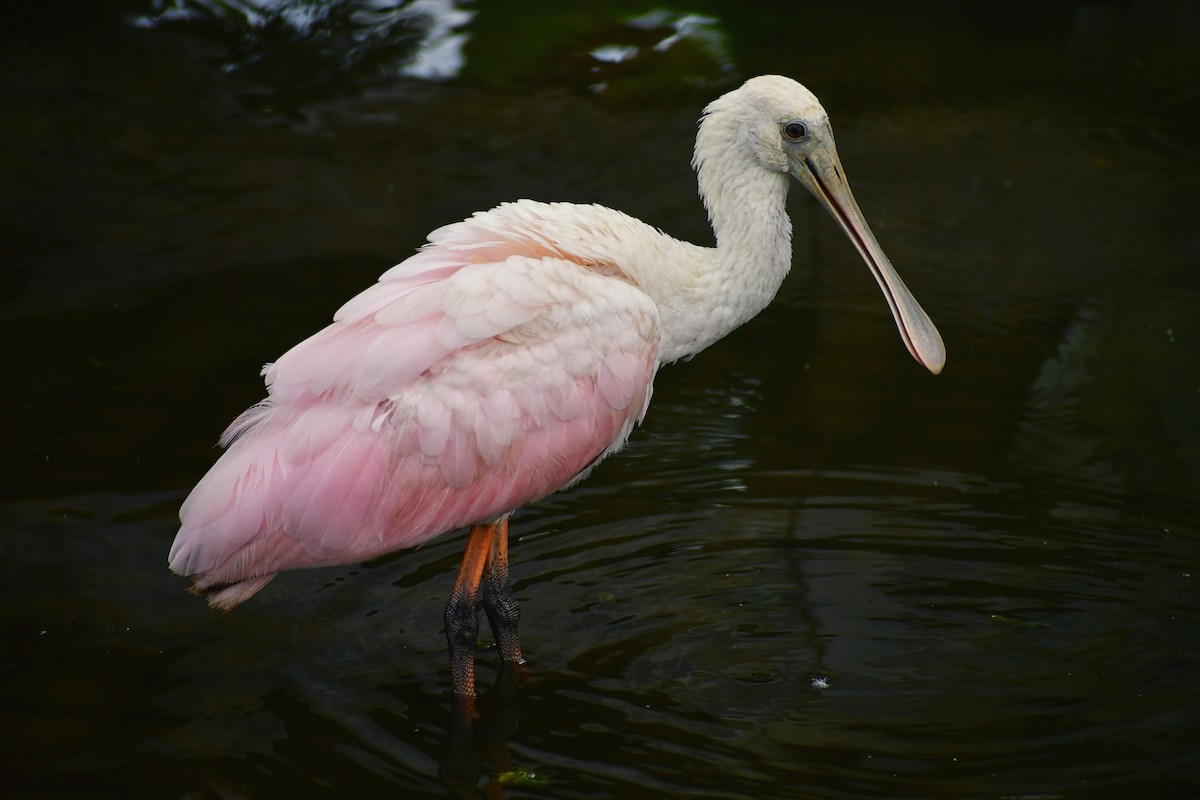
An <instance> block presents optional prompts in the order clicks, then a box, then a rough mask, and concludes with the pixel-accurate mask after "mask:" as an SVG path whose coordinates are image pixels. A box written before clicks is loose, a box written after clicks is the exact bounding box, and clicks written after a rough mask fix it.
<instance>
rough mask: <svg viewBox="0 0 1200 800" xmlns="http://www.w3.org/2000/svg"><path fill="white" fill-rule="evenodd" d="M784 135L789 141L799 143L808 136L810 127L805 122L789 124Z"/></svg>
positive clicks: (784, 127)
mask: <svg viewBox="0 0 1200 800" xmlns="http://www.w3.org/2000/svg"><path fill="white" fill-rule="evenodd" d="M783 135H784V136H786V137H787V138H788V140H789V141H792V142H798V141H800V140H801V139H803V138H804V137H805V136H808V126H806V125H805V124H804V123H803V122H789V123H787V124H786V125H784V126H783Z"/></svg>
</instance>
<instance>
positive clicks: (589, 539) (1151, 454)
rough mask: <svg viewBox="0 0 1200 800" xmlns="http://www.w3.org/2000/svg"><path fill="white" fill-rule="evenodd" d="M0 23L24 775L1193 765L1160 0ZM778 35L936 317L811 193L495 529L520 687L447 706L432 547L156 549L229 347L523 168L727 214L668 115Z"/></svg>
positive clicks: (666, 225) (388, 779)
mask: <svg viewBox="0 0 1200 800" xmlns="http://www.w3.org/2000/svg"><path fill="white" fill-rule="evenodd" d="M17 5H19V6H21V7H23V8H22V10H20V11H18V12H16V13H15V17H14V18H12V19H10V20H9V23H10V24H8V25H6V28H5V30H4V31H3V32H2V33H0V64H2V65H3V70H2V71H0V75H2V77H0V107H2V108H3V114H2V118H3V122H2V123H0V342H2V347H3V354H4V361H5V367H6V370H5V372H6V374H7V380H6V381H5V382H4V386H5V390H4V392H3V395H2V398H3V399H2V400H0V409H2V418H3V420H4V429H5V437H4V444H3V452H4V458H3V462H2V467H0V469H2V472H0V479H2V482H0V492H2V494H0V555H2V557H3V564H4V579H3V582H2V584H0V585H2V586H3V592H4V602H3V604H0V620H2V623H3V624H2V629H3V653H2V655H0V677H2V680H0V700H2V702H0V708H2V709H3V712H2V713H3V721H2V722H3V724H2V726H0V729H2V730H3V732H4V733H3V738H4V750H5V752H6V753H7V755H8V760H7V763H8V765H9V766H8V769H7V770H6V775H5V777H6V781H5V785H6V792H5V794H6V795H10V796H14V797H116V796H119V797H123V798H130V797H134V798H136V797H194V798H208V797H213V798H217V797H220V798H231V797H247V798H268V797H288V798H295V797H405V798H408V797H430V798H441V797H454V796H483V795H486V796H489V797H498V796H505V797H510V798H515V797H531V798H541V797H545V798H643V797H644V798H660V797H685V796H686V797H706V798H707V797H713V798H725V797H728V798H734V797H738V798H741V797H757V798H868V797H888V798H899V797H904V798H931V797H945V798H950V797H954V798H961V797H981V798H982V797H990V798H1035V797H1037V798H1050V797H1054V798H1057V797H1062V798H1108V797H1112V798H1117V797H1137V796H1144V797H1155V798H1190V797H1196V796H1198V795H1200V788H1198V787H1200V682H1198V680H1197V675H1198V674H1200V596H1198V594H1197V588H1196V587H1197V581H1200V524H1198V522H1197V520H1200V201H1198V200H1197V197H1200V191H1198V189H1200V161H1198V160H1197V156H1198V148H1197V139H1196V136H1195V131H1196V130H1197V127H1198V126H1200V114H1198V113H1197V109H1198V108H1200V103H1198V101H1200V77H1198V76H1200V58H1198V57H1197V55H1196V54H1197V52H1200V50H1198V48H1197V46H1196V45H1197V43H1200V13H1198V11H1197V7H1196V6H1195V5H1193V4H1191V3H1187V2H1151V1H1150V0H1143V1H1140V2H1139V1H1138V0H1132V1H1131V2H1126V3H1108V2H1086V1H1085V0H1076V1H1075V2H1064V3H1057V4H1044V3H1032V2H1030V3H1015V4H1014V3H1011V2H1009V3H990V2H989V3H973V4H940V5H937V6H936V7H935V8H934V9H933V10H932V11H930V10H929V9H926V10H925V11H922V12H921V13H920V14H916V13H915V12H914V11H913V10H912V9H910V8H899V7H893V4H889V3H879V2H860V3H854V4H843V5H836V4H832V5H836V7H830V8H816V7H813V8H810V7H807V6H805V7H797V6H796V5H795V4H792V3H768V2H763V3H743V4H736V7H734V4H716V3H694V4H692V5H691V7H685V6H672V7H670V8H669V9H664V8H663V7H659V6H656V5H654V4H649V3H639V2H631V3H624V4H613V5H611V6H610V5H603V6H601V4H596V5H592V4H587V5H586V6H583V5H579V6H576V5H575V4H569V3H568V4H562V3H558V4H554V3H533V2H529V3H508V2H503V3H502V2H498V1H495V2H493V1H487V2H475V3H459V4H455V3H452V2H450V0H446V2H443V3H438V2H412V3H409V4H396V3H384V2H368V1H367V0H363V1H362V2H332V1H330V2H309V3H301V2H293V3H285V2H268V1H267V0H259V1H258V2H250V1H249V0H245V1H244V2H229V3H218V2H204V1H203V0H195V1H194V2H184V3H178V4H172V3H166V2H152V1H151V0H145V2H137V1H136V0H129V2H124V3H122V2H116V1H114V2H108V3H89V2H82V1H80V2H63V3H34V2H27V3H19V4H17ZM766 72H778V73H784V74H788V75H791V76H792V77H795V78H797V79H798V80H801V81H803V82H805V83H806V84H807V85H808V86H809V87H810V88H812V89H813V90H814V91H815V92H816V93H817V94H818V95H819V96H820V97H821V98H822V100H823V101H824V103H825V105H826V107H827V108H828V109H829V111H830V114H831V116H832V119H833V124H834V126H835V129H836V130H837V133H838V146H839V151H840V153H841V156H842V159H843V162H844V164H845V166H846V169H847V171H848V173H849V175H850V179H851V183H852V185H853V187H854V189H855V193H856V195H857V197H858V200H859V203H860V204H861V206H862V207H863V211H864V212H865V214H866V216H867V218H868V219H869V220H870V222H871V225H872V227H873V228H874V229H875V232H876V233H877V235H878V236H879V238H880V240H881V242H882V244H883V246H884V248H885V249H886V250H887V252H888V254H889V256H890V257H891V259H892V261H893V262H894V263H895V264H896V266H897V268H898V269H899V270H900V272H901V274H902V275H903V276H904V278H905V280H906V281H907V283H908V285H909V287H910V288H911V289H913V291H914V292H915V294H916V295H917V296H918V298H919V299H920V300H921V302H922V304H923V305H924V306H925V308H926V309H927V310H928V311H929V313H930V314H931V316H932V317H933V318H934V319H935V320H936V321H937V323H938V325H939V327H940V328H941V330H942V333H943V335H944V337H945V340H946V343H947V348H948V351H949V360H948V364H947V367H946V370H945V372H944V373H943V374H942V375H940V376H937V377H933V376H930V375H928V374H926V373H925V372H924V370H922V369H921V368H920V367H919V366H918V365H916V364H914V363H913V362H912V360H911V359H910V358H909V356H908V355H907V353H906V352H905V351H904V348H903V346H902V345H901V344H900V343H899V341H898V340H897V337H896V335H895V331H894V329H893V327H892V323H891V321H890V319H889V316H888V312H887V308H886V306H885V304H884V303H883V301H882V300H881V299H880V297H879V293H878V291H877V289H876V287H875V286H874V283H873V282H872V280H871V278H870V275H869V273H868V272H867V270H866V269H865V268H864V267H863V265H862V264H861V262H860V261H859V259H858V256H857V255H856V254H855V252H854V251H853V248H852V247H851V246H850V245H849V244H848V243H847V242H846V241H845V240H844V239H843V237H842V235H841V234H840V232H839V231H838V229H837V226H836V225H835V224H834V223H833V221H832V220H831V219H829V218H828V216H827V215H826V214H825V212H824V211H823V210H821V209H820V208H819V207H818V206H817V205H816V204H815V203H814V202H812V201H811V199H810V198H808V197H807V196H804V195H803V193H802V192H799V191H794V192H793V195H794V197H793V198H792V199H791V200H790V201H789V206H790V209H791V214H792V218H793V220H794V222H795V224H796V228H797V229H796V237H795V264H794V268H793V272H792V274H791V275H790V276H789V278H788V280H787V282H786V283H785V284H784V287H783V290H782V291H781V293H780V295H779V297H778V298H777V300H776V302H775V303H774V304H773V305H772V306H771V307H770V308H769V309H768V310H767V311H766V312H764V313H763V314H762V315H761V316H760V317H759V318H758V319H756V320H755V321H753V322H752V323H750V324H749V325H747V326H746V327H744V328H743V329H741V330H739V331H738V332H736V333H735V334H734V335H732V336H731V337H729V338H728V339H726V340H725V341H723V342H721V343H719V344H717V345H715V346H714V347H712V348H711V349H710V350H708V351H706V352H704V353H703V354H701V355H700V356H698V357H697V358H695V359H694V360H693V361H691V362H688V363H684V364H679V365H676V366H673V367H670V368H667V369H664V370H663V371H662V373H661V374H660V376H659V381H658V385H657V389H656V393H655V398H654V401H653V403H652V406H651V410H650V413H649V415H648V417H647V419H646V422H645V424H644V425H643V426H642V427H641V429H639V431H638V432H636V433H635V435H634V437H633V440H632V441H631V443H630V446H629V447H628V448H627V449H626V450H625V451H624V452H622V453H621V454H619V455H617V456H615V457H613V458H611V459H609V460H608V461H607V462H606V463H605V464H604V465H603V466H602V467H601V468H600V469H598V470H597V471H596V472H595V473H594V474H593V475H592V476H591V478H589V479H588V480H587V481H586V482H584V483H582V484H580V485H579V486H577V487H575V488H574V489H572V490H570V491H567V492H564V493H561V494H559V495H555V496H553V497H551V498H548V499H547V500H545V501H543V502H541V503H538V504H536V505H534V506H531V507H529V508H526V509H524V510H522V511H521V512H519V513H518V514H517V515H516V516H515V517H514V519H513V544H512V548H513V549H512V564H513V570H514V586H515V589H516V592H517V595H518V597H519V599H520V600H521V603H522V609H523V620H522V642H523V644H524V647H525V650H526V653H527V655H528V656H529V661H530V663H529V669H528V672H527V673H526V674H523V675H519V676H513V675H510V674H509V673H508V672H507V671H504V670H501V669H499V668H498V665H497V663H496V660H495V657H494V655H492V654H491V653H488V652H483V653H481V654H480V657H479V663H480V682H481V694H482V697H481V702H480V718H479V721H478V725H476V726H475V727H474V728H473V729H466V728H464V727H462V726H461V725H460V724H458V720H456V719H455V718H454V717H453V715H452V713H451V707H452V703H451V699H450V696H449V694H448V691H449V670H448V667H447V664H446V656H445V641H444V638H443V634H442V630H441V627H442V608H443V605H444V603H445V599H446V596H447V594H448V592H449V588H450V584H451V582H452V580H453V575H454V571H455V569H456V566H457V563H458V559H459V557H460V555H461V550H462V546H463V537H462V536H461V535H452V536H447V537H444V538H442V539H439V540H437V541H435V542H433V543H431V544H429V545H427V546H425V547H423V548H421V549H418V550H415V551H409V552H403V553H398V554H395V555H393V556H389V557H386V558H384V559H381V560H378V561H375V562H372V563H369V564H364V565H357V566H349V567H342V568H334V569H324V570H312V571H304V572H297V573H290V574H286V575H282V576H280V577H279V578H277V579H276V580H275V581H274V582H273V583H272V584H271V586H270V587H269V588H268V589H267V590H265V591H264V592H263V593H262V594H261V595H259V596H257V597H255V598H254V599H253V600H252V601H251V602H249V603H247V604H246V605H245V606H243V607H240V608H238V609H237V610H236V611H235V612H233V613H231V614H228V615H220V614H217V613H214V612H211V611H209V610H208V609H207V608H206V607H205V605H204V604H203V603H202V602H201V601H199V600H197V599H196V598H194V597H192V596H191V595H188V594H187V593H186V592H184V588H185V585H186V581H184V580H183V579H181V578H178V577H176V576H173V575H171V574H169V572H168V571H167V568H166V553H167V550H168V548H169V546H170V543H171V540H172V538H173V536H174V533H175V530H176V528H177V517H176V515H177V512H178V507H179V503H180V502H181V501H182V499H183V497H184V496H185V495H186V493H187V491H188V490H189V489H190V487H191V486H192V485H193V484H194V483H195V481H196V480H198V479H199V478H200V476H201V475H203V473H204V472H205V470H206V469H207V468H208V466H209V465H210V464H211V463H212V461H213V460H214V458H215V457H216V452H217V451H216V450H215V449H214V443H215V440H216V438H217V436H218V434H219V433H220V431H221V430H222V429H223V427H224V426H225V424H226V423H227V422H228V421H229V420H230V419H231V418H232V417H233V416H234V415H235V414H237V413H238V412H239V411H240V410H241V409H243V408H244V407H246V406H247V405H249V404H251V403H253V402H254V401H256V400H257V399H259V398H260V397H261V394H262V386H261V379H260V378H259V377H258V375H257V372H258V369H259V367H260V366H261V364H262V363H263V362H266V361H270V360H272V359H273V358H275V357H276V356H278V355H279V354H280V353H281V352H283V351H284V350H285V349H286V348H287V347H289V346H290V345H291V344H293V343H294V342H296V341H298V340H299V339H301V338H303V337H304V336H306V335H307V334H309V333H311V332H312V331H314V330H316V329H317V328H319V327H320V326H322V325H323V324H324V323H325V322H326V321H327V320H328V318H329V317H330V315H331V314H332V313H333V311H334V310H336V308H337V307H338V306H339V305H340V304H341V303H342V301H344V300H345V299H347V298H348V297H350V296H351V295H353V294H354V293H355V292H356V291H358V290H359V289H360V288H362V287H364V286H365V285H367V284H368V283H370V282H372V281H373V280H374V279H375V278H376V276H378V274H379V273H380V272H382V271H383V270H384V269H386V268H387V267H389V266H391V265H392V264H394V263H396V262H397V261H399V260H401V259H402V258H404V257H405V256H406V255H407V254H409V253H411V252H412V250H413V249H414V248H415V247H417V246H419V245H420V244H421V242H422V241H423V240H424V235H425V233H426V232H428V231H429V230H432V229H433V228H435V227H437V226H439V225H442V224H445V223H447V222H451V221H454V220H458V219H461V218H463V217H465V216H467V215H468V214H470V213H471V212H473V211H476V210H480V209H485V208H488V207H490V206H492V205H494V204H496V203H498V202H501V201H503V200H507V199H514V198H518V197H531V198H536V199H543V200H571V201H578V202H598V203H602V204H605V205H609V206H612V207H616V208H620V209H622V210H624V211H626V212H629V213H631V214H634V215H636V216H638V217H641V218H642V219H645V220H647V221H648V222H651V223H652V224H654V225H657V226H659V227H661V228H663V229H664V230H665V231H667V232H668V233H671V234H672V235H675V236H679V237H681V238H686V239H690V240H693V241H697V242H702V243H708V242H710V241H711V238H710V234H709V232H708V229H707V227H706V225H705V219H704V214H703V211H702V209H701V207H700V204H699V202H698V200H697V199H696V196H695V183H694V177H693V175H692V173H691V171H690V169H689V165H688V161H689V157H690V154H691V144H692V138H693V135H694V130H695V127H694V126H695V119H696V117H697V116H698V113H699V111H700V109H701V108H702V107H703V106H704V104H705V103H706V102H707V101H708V100H710V99H712V98H713V97H715V96H716V95H718V94H720V93H721V92H723V91H725V90H727V89H729V88H732V87H733V86H735V85H737V83H738V82H740V81H741V80H742V79H744V78H746V77H748V76H751V75H754V74H759V73H766Z"/></svg>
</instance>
